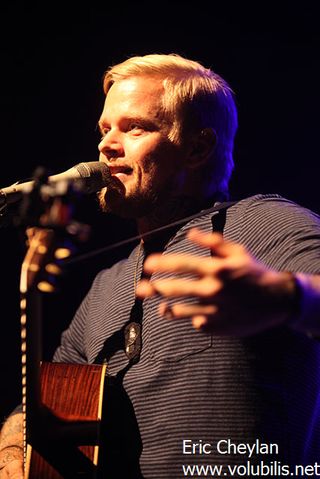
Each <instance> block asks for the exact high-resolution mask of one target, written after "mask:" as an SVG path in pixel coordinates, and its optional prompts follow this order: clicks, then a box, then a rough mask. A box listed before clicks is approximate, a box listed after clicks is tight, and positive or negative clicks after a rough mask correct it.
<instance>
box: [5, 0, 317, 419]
mask: <svg viewBox="0 0 320 479" xmlns="http://www.w3.org/2000/svg"><path fill="white" fill-rule="evenodd" d="M222 3H224V4H223V5H221V4H222ZM0 8H1V16H0V45H1V54H0V55H1V56H0V61H1V75H0V82H1V87H0V101H1V109H0V121H1V155H2V158H1V169H0V171H1V175H0V180H1V183H0V186H1V187H4V186H8V185H10V184H11V183H13V182H14V181H16V180H17V179H22V178H27V177H30V176H32V174H33V172H34V170H35V168H36V167H37V166H39V165H43V166H45V167H46V168H48V169H49V171H50V172H51V173H58V172H61V171H64V170H66V169H67V168H69V167H71V166H73V165H74V164H76V163H79V162H81V161H95V160H97V159H98V155H97V142H98V133H97V131H96V122H97V119H98V117H99V114H100V111H101V108H102V104H103V93H102V87H101V86H102V76H103V72H104V71H105V70H106V68H107V67H108V66H109V65H110V64H114V63H118V62H120V61H122V60H124V59H126V58H127V57H128V56H131V55H134V54H138V55H142V54H146V53H171V52H176V53H179V54H181V55H184V56H187V57H189V58H192V59H195V60H198V61H200V62H202V63H203V64H205V65H206V66H208V67H212V68H213V69H214V70H215V71H216V72H217V73H219V74H221V75H222V76H223V77H224V78H225V79H226V80H227V81H228V82H229V83H230V85H231V86H232V88H233V90H234V91H235V93H236V101H237V106H238V109H239V123H240V127H239V132H238V136H237V141H236V148H235V162H236V169H235V172H234V175H233V178H232V182H231V191H232V194H233V196H234V197H237V198H238V197H243V196H247V195H251V194H255V193H258V192H269V193H274V192H277V193H280V194H282V195H284V196H286V197H288V198H290V199H292V200H295V201H297V202H298V203H300V204H302V205H304V206H306V207H309V208H311V209H313V210H315V211H317V212H319V210H320V205H319V186H318V185H319V167H318V162H319V149H318V142H319V137H320V129H319V126H320V125H319V99H320V88H319V85H320V67H319V56H320V55H319V36H320V33H319V15H318V12H317V2H316V1H314V2H305V1H304V2H292V1H291V2H280V1H279V2H277V3H276V2H275V3H274V4H273V3H272V2H265V4H264V3H263V2H256V3H255V4H253V5H252V4H249V3H246V2H235V3H230V2H221V1H219V2H215V1H212V2H190V3H189V2H179V1H178V2H173V1H171V2H166V1H162V2H160V1H154V2H137V1H135V2H132V3H131V2H130V3H129V2H121V3H117V4H116V3H114V2H112V3H111V2H107V1H105V2H101V3H99V2H94V1H91V2H85V4H84V5H82V6H80V5H79V3H78V2H73V1H71V2H68V1H65V2H63V3H62V2H61V3H59V2H41V3H40V2H39V3H37V2H22V1H7V2H2V3H1V7H0ZM82 211H83V220H84V221H86V222H88V223H90V224H91V225H92V236H91V239H90V241H89V243H87V244H86V245H85V246H83V247H82V249H81V250H80V251H88V250H90V249H94V248H97V247H99V248H100V247H103V246H104V245H108V244H112V243H114V242H115V241H117V240H120V239H123V238H126V237H129V236H131V235H132V234H134V226H133V225H132V224H126V223H124V222H123V221H121V220H119V219H117V218H114V217H102V216H101V215H100V214H99V213H98V208H97V205H96V201H95V199H94V198H91V197H88V198H87V199H86V200H84V203H83V204H82ZM128 251H129V248H128V247H126V248H120V249H118V250H116V251H113V252H112V253H105V254H101V255H99V256H96V257H94V258H92V259H91V260H90V261H85V262H84V263H83V264H81V265H80V264H75V265H74V266H72V267H71V266H69V267H68V268H67V270H66V274H65V275H64V276H63V278H62V279H61V282H60V291H59V292H58V293H56V294H55V295H53V296H52V297H45V298H44V309H43V310H44V314H43V316H44V318H43V319H44V345H45V347H44V358H45V359H46V358H50V357H51V354H52V352H53V350H54V348H55V347H56V345H57V343H58V341H59V335H60V332H61V330H62V329H63V328H64V327H65V326H66V325H67V324H68V322H69V320H70V319H71V317H72V313H73V312H74V310H75V308H76V307H77V305H78V304H79V302H80V300H81V298H82V296H83V294H84V293H85V292H86V290H87V289H88V287H89V284H90V282H91V280H92V278H93V276H94V275H95V273H96V272H97V271H98V270H99V269H101V268H103V267H105V266H108V265H110V264H112V263H113V262H114V261H116V260H117V259H119V258H120V257H122V256H124V255H126V254H127V252H128ZM23 254H24V241H23V235H22V234H21V231H20V230H19V229H18V228H17V227H16V226H13V225H12V224H9V225H8V226H6V227H3V228H2V229H0V260H1V272H2V275H1V276H2V281H1V348H0V351H1V354H0V368H1V378H0V385H1V394H0V414H1V419H2V418H3V417H5V416H6V415H7V414H8V413H9V411H10V410H11V409H12V408H13V407H14V406H15V405H16V403H17V402H19V401H20V369H19V368H20V338H19V270H20V265H21V261H22V258H23Z"/></svg>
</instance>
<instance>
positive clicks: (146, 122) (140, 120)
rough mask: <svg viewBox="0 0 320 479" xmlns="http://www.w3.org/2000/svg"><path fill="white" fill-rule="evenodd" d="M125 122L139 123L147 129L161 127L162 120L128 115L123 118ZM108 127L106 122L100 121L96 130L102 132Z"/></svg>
mask: <svg viewBox="0 0 320 479" xmlns="http://www.w3.org/2000/svg"><path fill="white" fill-rule="evenodd" d="M121 121H123V122H127V123H128V122H135V121H136V122H137V123H141V124H143V125H145V126H147V127H150V128H151V127H158V126H159V123H160V119H158V118H153V119H150V118H147V117H145V116H141V115H128V116H126V117H124V118H122V120H121ZM106 125H107V126H108V123H106V122H105V121H103V120H101V119H100V120H99V121H98V122H97V125H96V129H99V130H100V131H103V129H104V128H105V127H106Z"/></svg>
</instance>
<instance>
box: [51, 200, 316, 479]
mask: <svg viewBox="0 0 320 479" xmlns="http://www.w3.org/2000/svg"><path fill="white" fill-rule="evenodd" d="M211 217H212V214H206V215H204V216H201V217H199V218H197V219H193V220H192V221H190V222H189V223H187V224H185V225H184V226H183V227H182V228H180V230H179V231H178V232H177V233H176V234H175V235H174V236H173V237H171V238H170V240H169V241H168V243H167V245H166V247H165V249H164V252H163V254H167V253H175V252H179V253H189V254H195V255H198V256H202V257H210V251H208V250H205V249H201V248H199V247H198V246H196V245H194V244H193V243H191V242H190V241H188V240H187V238H186V232H187V231H188V230H189V229H190V228H191V227H194V226H197V227H198V228H201V229H202V230H203V231H208V232H209V231H211V230H212V224H211ZM224 236H225V238H227V239H229V240H233V241H236V242H239V243H241V244H243V245H244V246H246V247H247V249H248V250H249V251H250V252H251V253H252V254H253V255H254V256H255V257H256V258H257V259H258V260H260V261H261V262H263V263H264V264H265V265H267V266H269V267H271V268H274V269H276V270H287V271H292V272H305V273H314V274H316V273H317V274H319V273H320V218H319V217H318V216H317V215H316V214H314V213H312V212H311V211H309V210H307V209H305V208H302V207H300V206H297V205H296V204H294V203H292V202H290V201H288V200H286V199H284V198H282V197H280V196H277V195H264V196H263V195H256V196H254V197H251V198H247V199H244V200H241V201H239V202H238V203H236V204H235V205H233V206H231V207H230V208H229V209H228V211H227V215H226V224H225V228H224ZM143 259H144V252H143V250H142V251H141V252H140V255H139V249H138V247H137V248H135V249H134V250H133V251H132V253H131V254H130V256H129V257H128V259H126V260H123V261H121V262H119V263H117V264H115V265H114V266H113V267H112V268H110V269H107V270H103V271H101V272H100V273H99V274H98V275H97V277H96V279H95V281H94V283H93V285H92V288H91V290H90V291H89V293H88V294H87V296H86V298H85V299H84V300H83V302H82V304H81V305H80V307H79V309H78V311H77V313H76V315H75V318H74V319H73V321H72V322H71V324H70V326H69V328H68V329H67V330H66V331H65V332H64V333H63V335H62V341H61V345H60V347H59V348H58V349H57V351H56V353H55V355H54V361H59V362H76V363H92V362H94V360H95V358H96V356H97V354H98V353H99V351H100V350H101V348H102V347H103V345H104V342H105V340H106V338H108V337H110V336H112V335H113V334H114V333H116V332H117V331H119V330H120V329H121V328H122V327H123V325H124V324H125V323H126V322H127V321H128V318H129V315H130V311H131V308H132V305H133V303H134V300H135V296H134V278H135V275H138V277H139V275H140V274H141V270H142V264H143ZM164 276H165V275H164V274H159V273H157V274H155V275H154V279H156V278H158V277H164ZM169 276H172V275H169ZM190 301H193V300H192V298H191V299H190ZM158 306H159V298H158V297H153V298H149V299H147V300H145V301H144V303H143V320H142V352H141V357H140V360H139V362H137V363H136V364H134V365H133V366H132V367H131V368H130V369H129V370H128V371H127V373H126V374H125V376H124V380H123V385H124V389H125V391H126V393H127V395H128V397H129V399H130V401H131V403H132V406H133V409H134V413H135V416H136V419H137V425H138V429H139V433H140V435H141V441H142V453H141V457H140V466H141V471H142V474H143V477H144V478H145V479H151V478H152V479H161V478H166V479H171V478H172V479H176V478H181V477H183V475H184V473H183V465H187V464H191V465H192V464H197V465H201V464H202V465H207V464H211V465H212V464H222V465H224V467H227V465H228V464H245V463H246V462H247V460H248V455H242V454H235V455H234V454H231V453H230V454H221V453H219V452H218V451H217V449H216V445H217V443H218V441H220V440H228V439H230V440H231V441H233V442H235V443H249V444H253V443H255V441H256V440H257V439H259V440H260V441H261V442H263V443H276V444H278V447H279V454H278V455H276V457H272V456H271V455H265V456H263V455H259V454H255V455H254V457H252V458H250V460H251V459H252V460H254V459H255V460H257V461H258V462H259V461H260V460H264V461H265V462H266V463H267V462H270V461H271V460H275V459H276V460H278V461H279V460H281V461H283V462H284V463H288V464H290V463H291V464H303V463H308V462H309V463H310V462H311V461H315V460H317V459H320V442H319V436H320V424H319V414H318V411H317V398H318V396H319V393H320V368H319V366H320V348H319V344H318V342H317V341H316V340H313V339H310V338H308V337H306V336H305V335H303V334H300V333H298V332H296V331H294V330H291V329H290V328H289V327H281V328H275V329H273V330H270V331H267V332H265V333H263V334H258V335H255V336H253V337H249V338H236V337H214V336H211V335H208V334H205V333H202V332H199V331H196V330H195V329H193V328H192V326H191V324H190V321H188V320H182V321H181V320H180V321H166V320H165V319H163V318H162V317H160V316H159V314H158ZM127 364H128V358H127V356H126V355H125V353H124V351H123V350H119V351H117V352H115V354H114V355H113V356H112V357H111V359H110V361H109V366H108V371H109V373H110V374H111V375H115V374H117V372H119V371H120V370H122V369H123V368H125V367H126V365H127ZM185 440H192V441H194V442H199V441H200V440H201V441H203V442H208V443H210V444H211V445H212V451H211V453H210V455H205V454H199V453H196V454H194V455H186V454H183V441H185ZM216 477H217V476H216ZM225 477H226V476H225ZM234 477H237V475H234Z"/></svg>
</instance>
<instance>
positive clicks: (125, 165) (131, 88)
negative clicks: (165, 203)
mask: <svg viewBox="0 0 320 479" xmlns="http://www.w3.org/2000/svg"><path fill="white" fill-rule="evenodd" d="M162 95H163V86H162V82H161V81H160V80H159V79H154V78H150V77H133V78H129V79H125V80H120V81H118V82H116V83H114V84H113V85H112V87H111V88H110V90H109V92H108V94H107V96H106V100H105V104H104V108H103V112H102V115H101V117H100V121H99V126H100V130H101V133H102V139H101V142H100V144H99V151H100V158H99V159H100V161H103V162H105V163H106V164H107V165H108V166H109V168H110V171H111V175H112V177H113V184H114V186H115V188H108V189H104V190H102V192H101V194H100V202H101V205H102V207H103V209H104V210H106V211H111V212H113V213H116V214H119V215H122V216H125V217H141V216H145V215H146V214H148V213H150V212H151V211H152V210H153V208H154V207H155V205H156V204H158V203H159V202H161V201H162V199H167V198H168V196H169V197H170V196H172V195H174V194H176V193H178V191H179V185H180V180H181V175H182V170H183V168H182V166H183V151H182V148H181V147H179V146H177V145H176V144H174V143H173V142H172V141H171V140H170V139H169V137H168V135H169V133H170V130H171V127H172V124H170V122H169V121H168V120H167V119H166V118H165V117H164V113H163V111H162V108H161V99H162Z"/></svg>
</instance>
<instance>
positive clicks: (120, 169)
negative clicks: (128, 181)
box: [109, 166, 133, 177]
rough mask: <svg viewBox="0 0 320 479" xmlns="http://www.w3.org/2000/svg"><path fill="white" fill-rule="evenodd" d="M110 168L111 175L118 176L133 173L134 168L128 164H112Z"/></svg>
mask: <svg viewBox="0 0 320 479" xmlns="http://www.w3.org/2000/svg"><path fill="white" fill-rule="evenodd" d="M109 168H110V173H111V175H112V176H117V177H121V176H128V175H131V173H132V171H133V170H132V168H130V167H128V166H110V167H109Z"/></svg>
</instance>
